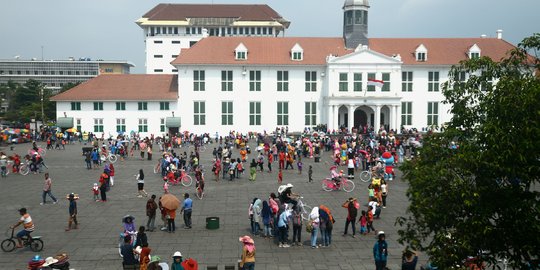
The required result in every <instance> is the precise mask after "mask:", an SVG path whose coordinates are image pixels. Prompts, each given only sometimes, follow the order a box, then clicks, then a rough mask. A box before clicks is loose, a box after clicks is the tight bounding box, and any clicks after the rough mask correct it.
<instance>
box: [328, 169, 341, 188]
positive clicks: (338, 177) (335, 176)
mask: <svg viewBox="0 0 540 270" xmlns="http://www.w3.org/2000/svg"><path fill="white" fill-rule="evenodd" d="M336 169H337V166H332V167H330V178H331V179H332V181H334V185H336V186H337V185H339V183H340V181H341V177H343V170H341V172H340V173H338V172H337V170H336Z"/></svg>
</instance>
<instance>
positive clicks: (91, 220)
mask: <svg viewBox="0 0 540 270" xmlns="http://www.w3.org/2000/svg"><path fill="white" fill-rule="evenodd" d="M250 145H251V149H255V143H254V142H253V141H251V142H250ZM83 146H84V145H79V144H74V145H67V146H66V150H55V151H48V152H47V155H46V156H45V162H46V164H47V166H48V167H49V169H48V172H49V173H50V175H51V177H52V180H53V187H52V192H53V194H54V195H55V196H56V197H57V198H62V199H60V201H59V203H58V204H56V205H53V204H52V201H50V200H49V201H48V203H47V204H46V205H43V206H40V205H39V203H40V202H41V190H42V186H43V174H38V175H32V174H29V175H27V176H22V175H14V174H10V175H9V176H8V177H7V178H2V179H0V187H1V193H2V194H1V197H0V202H1V203H0V216H1V217H2V221H1V222H0V226H2V227H1V229H2V230H7V229H8V227H9V226H10V225H12V224H14V223H15V222H16V221H17V220H18V219H19V214H18V212H17V209H19V208H21V207H26V208H27V209H28V211H29V213H30V214H31V216H32V218H33V220H34V223H35V224H36V231H35V232H34V233H33V235H35V236H37V235H40V236H43V241H44V243H45V247H44V249H43V251H41V252H40V253H39V254H40V255H41V256H42V257H43V258H45V257H48V256H54V255H55V254H57V253H64V252H65V253H68V254H69V256H70V264H71V268H72V269H122V266H121V265H122V260H121V258H120V257H119V255H118V248H117V246H118V240H119V234H120V232H121V231H122V224H121V219H122V217H123V216H124V215H126V214H131V215H133V216H135V218H136V220H135V222H136V224H137V226H140V225H145V224H146V215H145V205H146V200H147V198H137V182H136V180H135V177H134V175H135V174H137V172H138V170H139V169H140V168H142V169H144V171H145V175H146V178H145V189H146V191H147V192H148V193H149V194H156V195H157V196H158V197H159V195H160V194H162V192H163V188H162V186H163V181H162V180H161V177H160V176H158V175H155V174H153V171H152V168H153V166H154V165H155V164H156V163H157V157H158V154H157V151H156V152H155V154H154V160H152V161H148V160H144V161H143V160H140V158H138V157H137V155H135V157H131V158H129V159H128V160H126V161H124V162H122V161H118V162H116V164H115V168H116V176H115V181H114V183H115V185H114V186H113V187H112V188H111V191H110V192H108V193H107V199H108V202H106V203H101V202H95V201H93V198H92V190H91V189H92V186H93V183H96V182H98V180H99V175H100V172H101V170H87V169H85V164H84V157H83V156H81V153H82V150H81V149H82V147H83ZM216 146H217V145H216V144H213V145H209V146H208V148H207V150H206V152H205V153H202V154H201V164H203V165H205V167H206V168H207V169H208V170H209V169H210V168H211V159H212V157H211V153H212V149H213V147H216ZM29 148H30V144H22V145H17V146H15V152H18V153H19V154H22V153H25V152H26V151H27V150H28V149H29ZM154 149H158V148H157V147H155V148H154ZM3 151H5V152H6V153H7V154H8V155H10V154H11V153H12V152H13V151H9V148H5V149H3ZM180 151H181V152H183V151H186V152H188V153H189V149H188V148H181V149H175V152H180ZM329 155H330V154H329V153H326V152H323V154H322V158H321V162H320V163H314V162H313V159H303V163H304V170H303V174H302V175H299V174H298V171H297V170H294V171H291V170H288V171H285V170H284V173H283V176H284V180H283V183H284V184H285V183H292V184H293V185H294V189H293V190H294V191H295V192H299V193H300V194H301V195H302V196H303V197H304V199H303V201H304V203H306V204H308V205H310V206H316V205H319V204H325V205H327V206H328V207H329V208H330V209H331V211H332V213H333V215H334V217H335V219H336V223H335V225H334V230H333V235H332V246H331V247H329V248H319V249H311V248H310V246H309V242H308V241H309V235H308V233H306V232H305V227H304V228H303V232H302V241H303V242H304V246H302V247H295V246H293V247H290V248H279V247H278V246H277V244H276V242H274V241H275V239H264V238H260V237H254V240H255V245H256V248H257V254H256V269H268V270H273V269H276V270H278V269H279V270H287V269H374V268H375V267H374V263H373V255H372V247H373V244H374V243H375V241H376V239H375V237H374V235H369V236H361V235H357V237H356V238H352V237H351V236H350V235H348V236H346V237H343V236H342V233H343V228H344V225H345V218H346V216H347V214H346V209H344V208H342V207H341V204H342V203H343V202H344V201H345V200H346V199H347V198H348V197H356V198H358V199H359V201H360V202H361V204H362V207H361V210H362V209H364V208H365V206H363V204H365V203H367V197H368V195H367V194H368V193H367V183H363V182H361V181H360V180H359V179H358V173H357V174H356V175H357V177H356V179H355V180H354V182H355V184H356V188H355V190H354V191H353V192H351V193H346V192H344V191H332V192H325V191H323V190H322V188H321V180H322V179H323V178H325V177H327V176H328V175H329V171H328V168H329V167H330V164H331V160H330V156H329ZM255 156H256V154H255V153H252V154H251V155H249V159H248V160H251V158H254V157H255ZM233 157H234V158H236V157H239V154H238V150H235V152H234V153H233ZM309 165H313V179H314V181H313V183H307V179H308V176H307V168H308V167H309ZM246 167H247V169H248V170H246V174H244V175H243V176H242V177H241V178H240V179H237V180H234V181H232V182H229V181H228V180H222V181H220V182H217V183H216V182H215V181H214V180H213V177H209V175H208V176H207V177H206V178H207V179H206V181H205V183H206V185H205V197H204V199H203V200H199V199H197V198H196V196H195V187H194V186H195V185H194V184H193V185H192V186H191V187H188V188H186V187H183V186H172V187H171V188H170V191H171V193H173V194H175V195H176V196H178V197H179V198H183V197H182V194H184V193H185V192H188V193H190V194H191V198H193V201H194V203H193V205H194V206H193V217H192V219H193V229H191V230H184V229H183V228H182V224H183V220H182V216H181V215H180V213H179V211H178V212H177V218H176V225H177V231H176V233H175V234H168V233H165V232H161V231H156V232H148V233H147V235H148V239H149V240H148V241H149V244H150V247H151V248H152V254H155V255H158V256H160V257H161V258H162V259H163V260H164V261H166V262H168V263H170V262H171V260H172V259H171V256H172V254H173V253H174V252H175V251H177V250H178V251H181V252H182V255H183V256H184V258H188V257H192V258H194V259H196V260H197V261H198V262H199V269H203V270H204V269H221V270H223V269H231V270H232V269H235V265H236V264H237V260H238V259H239V257H240V254H241V244H240V243H239V242H238V237H240V236H242V235H246V234H248V235H249V234H250V222H249V218H248V208H249V204H250V202H251V201H252V199H253V198H254V197H258V198H261V199H263V200H266V199H267V198H268V196H269V194H270V193H271V192H276V193H277V188H278V183H277V170H276V168H277V167H278V165H277V161H276V162H274V166H273V168H274V171H273V172H272V173H268V172H264V173H260V172H257V180H256V181H255V182H250V181H248V174H249V164H247V165H246ZM265 167H266V166H265ZM265 169H266V168H265ZM209 173H211V172H207V174H209ZM399 176H400V174H399V172H398V180H397V181H396V180H394V181H393V182H391V183H389V196H388V201H387V204H388V207H387V208H386V209H383V212H382V214H381V219H379V220H376V221H375V223H374V226H375V228H376V229H377V230H384V231H385V232H386V235H387V241H388V245H389V261H388V267H389V268H390V269H399V268H400V264H401V252H402V251H403V248H404V247H403V246H402V245H400V244H399V243H397V242H396V239H397V237H398V236H397V228H396V227H395V225H394V222H395V220H396V218H397V217H398V216H400V215H402V214H404V212H405V209H406V206H407V205H408V201H407V198H406V196H405V190H406V184H405V183H403V182H402V181H400V180H399ZM70 192H74V193H78V194H79V195H80V199H79V200H78V211H79V214H78V220H79V223H80V225H79V229H78V230H71V231H69V232H64V228H65V227H67V222H68V216H69V215H68V201H67V200H66V199H65V196H66V194H68V193H70ZM158 215H159V213H158ZM213 216H217V217H219V218H220V224H219V225H220V228H219V229H218V230H207V229H206V228H205V225H206V224H205V222H206V218H207V217H213ZM156 224H161V220H160V219H159V216H158V217H157V218H156ZM357 228H359V226H358V227H357ZM290 233H291V234H292V229H291V232H290ZM34 255H35V254H34V252H32V251H31V250H29V249H27V248H25V249H18V250H15V251H13V252H11V253H5V252H1V253H0V269H26V266H27V262H28V261H29V260H30V259H31V258H32V256H34ZM421 259H423V258H421ZM231 267H232V268H231Z"/></svg>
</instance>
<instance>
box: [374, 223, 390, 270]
mask: <svg viewBox="0 0 540 270" xmlns="http://www.w3.org/2000/svg"><path fill="white" fill-rule="evenodd" d="M377 236H378V238H379V239H378V240H377V242H376V243H375V245H374V246H373V258H374V259H375V269H376V270H384V269H386V261H387V258H388V244H387V243H386V240H385V238H386V236H385V235H384V232H383V231H379V233H378V234H377Z"/></svg>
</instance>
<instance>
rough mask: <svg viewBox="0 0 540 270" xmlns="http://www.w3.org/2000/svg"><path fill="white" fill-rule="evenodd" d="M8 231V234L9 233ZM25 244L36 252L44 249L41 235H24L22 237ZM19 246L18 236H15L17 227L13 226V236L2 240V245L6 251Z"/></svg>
mask: <svg viewBox="0 0 540 270" xmlns="http://www.w3.org/2000/svg"><path fill="white" fill-rule="evenodd" d="M7 232H9V230H8V231H7ZM7 232H6V234H8V233H7ZM22 240H23V246H25V247H30V249H31V250H32V251H34V252H39V251H41V250H42V249H43V240H41V236H24V237H23V238H22ZM16 246H17V237H16V236H15V228H11V236H10V237H9V238H7V239H5V240H4V241H2V244H1V247H2V250H3V251H4V252H11V251H13V250H15V248H16Z"/></svg>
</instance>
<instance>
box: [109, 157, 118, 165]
mask: <svg viewBox="0 0 540 270" xmlns="http://www.w3.org/2000/svg"><path fill="white" fill-rule="evenodd" d="M117 160H118V157H117V156H116V155H110V156H109V161H110V162H111V163H115V162H116V161H117Z"/></svg>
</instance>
